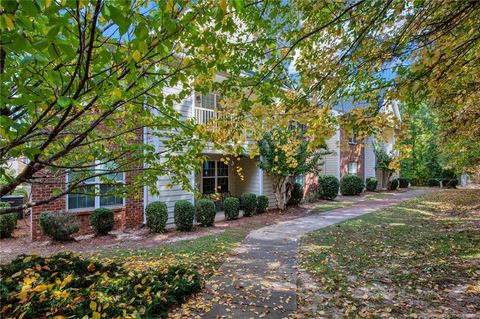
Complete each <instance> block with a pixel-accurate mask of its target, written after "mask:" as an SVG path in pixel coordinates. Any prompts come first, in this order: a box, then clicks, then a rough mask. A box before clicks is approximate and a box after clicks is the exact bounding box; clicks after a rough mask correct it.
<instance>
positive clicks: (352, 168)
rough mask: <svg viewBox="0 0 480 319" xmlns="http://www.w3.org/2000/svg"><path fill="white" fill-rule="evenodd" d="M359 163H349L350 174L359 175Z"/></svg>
mask: <svg viewBox="0 0 480 319" xmlns="http://www.w3.org/2000/svg"><path fill="white" fill-rule="evenodd" d="M357 172H358V164H357V163H356V162H350V163H348V174H352V175H357Z"/></svg>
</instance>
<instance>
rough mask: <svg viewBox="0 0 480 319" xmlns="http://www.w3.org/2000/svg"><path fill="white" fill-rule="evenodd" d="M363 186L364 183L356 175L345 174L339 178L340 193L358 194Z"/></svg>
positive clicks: (346, 194)
mask: <svg viewBox="0 0 480 319" xmlns="http://www.w3.org/2000/svg"><path fill="white" fill-rule="evenodd" d="M364 188H365V183H364V182H363V180H362V178H361V177H359V176H357V175H346V176H344V177H342V179H341V180H340V193H342V195H344V196H353V195H358V194H360V193H361V192H363V189H364Z"/></svg>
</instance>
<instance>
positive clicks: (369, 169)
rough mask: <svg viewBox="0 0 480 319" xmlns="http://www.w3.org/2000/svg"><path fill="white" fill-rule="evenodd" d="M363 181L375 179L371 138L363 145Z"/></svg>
mask: <svg viewBox="0 0 480 319" xmlns="http://www.w3.org/2000/svg"><path fill="white" fill-rule="evenodd" d="M364 162H365V163H364V164H365V179H367V178H368V177H375V151H374V149H373V138H372V137H368V138H367V141H366V143H365V161H364Z"/></svg>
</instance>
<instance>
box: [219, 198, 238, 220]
mask: <svg viewBox="0 0 480 319" xmlns="http://www.w3.org/2000/svg"><path fill="white" fill-rule="evenodd" d="M223 211H224V213H225V218H226V219H237V218H238V215H239V214H240V200H239V199H238V198H236V197H227V198H225V200H224V201H223Z"/></svg>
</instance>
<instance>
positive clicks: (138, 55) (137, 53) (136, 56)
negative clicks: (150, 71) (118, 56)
mask: <svg viewBox="0 0 480 319" xmlns="http://www.w3.org/2000/svg"><path fill="white" fill-rule="evenodd" d="M132 58H133V59H134V60H135V62H138V61H140V59H141V58H142V54H141V53H140V51H138V50H135V51H134V52H133V54H132Z"/></svg>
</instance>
